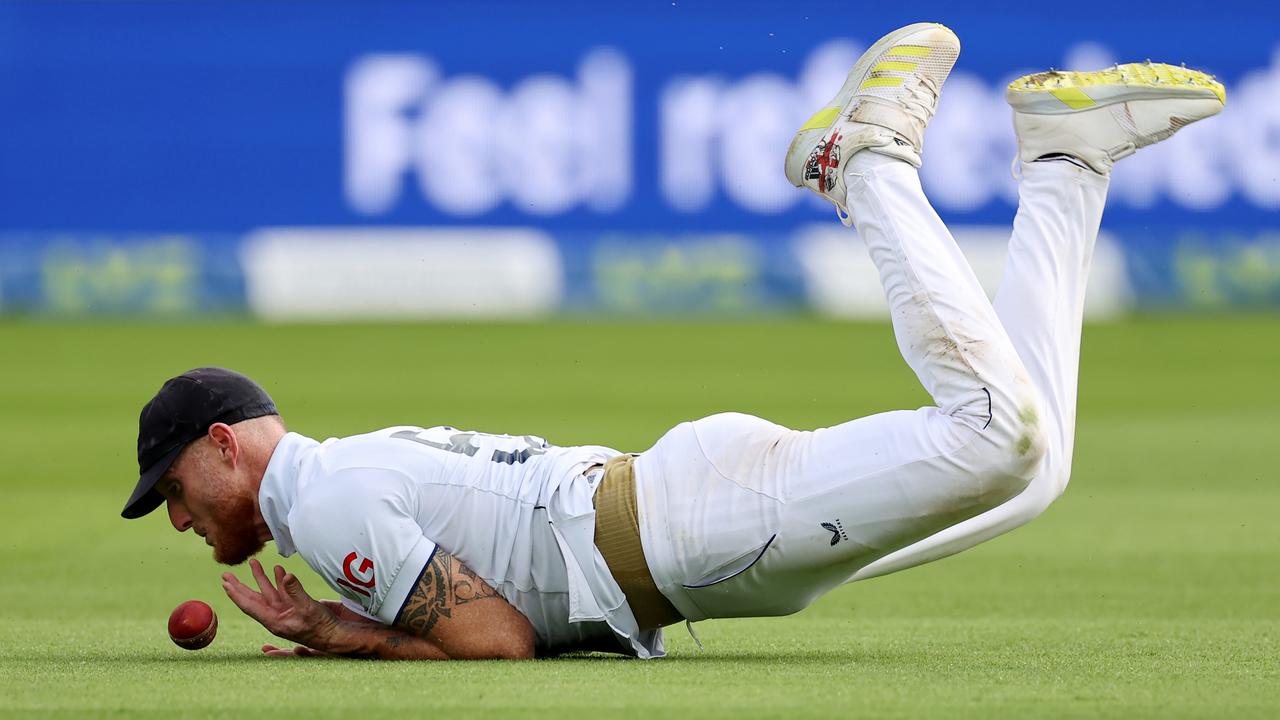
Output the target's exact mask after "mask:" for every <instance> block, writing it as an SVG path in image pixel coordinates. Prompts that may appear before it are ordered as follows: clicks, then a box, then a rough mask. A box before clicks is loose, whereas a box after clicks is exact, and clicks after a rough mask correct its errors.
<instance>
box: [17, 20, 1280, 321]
mask: <svg viewBox="0 0 1280 720" xmlns="http://www.w3.org/2000/svg"><path fill="white" fill-rule="evenodd" d="M1057 7H1058V9H1056V10H1055V9H1054V6H1050V5H1044V4H1034V3H1023V4H1016V5H1009V6H997V5H961V4H956V3H943V2H917V3H912V4H910V5H906V6H903V5H896V6H893V7H891V8H890V7H887V6H886V7H881V6H877V5H874V4H852V3H851V4H848V5H846V6H840V5H838V4H832V3H829V2H825V3H811V2H778V3H762V2H712V1H707V2H688V1H685V0H677V2H671V1H670V0H665V1H662V2H635V3H603V2H598V3H585V2H567V1H561V2H542V3H521V2H484V3H477V2H432V3H405V2H360V3H356V2H350V3H347V2H311V3H306V4H301V3H293V2H275V1H267V2H255V3H232V2H22V1H19V2H10V3H4V4H0V107H2V108H3V109H4V111H3V120H0V263H3V264H0V311H3V310H5V309H9V310H14V309H17V310H30V311H36V312H44V311H50V312H57V313H76V312H94V311H108V312H117V311H125V312H128V311H138V312H147V313H150V312H163V311H165V309H166V308H168V309H170V310H173V311H181V312H188V311H201V310H226V309H232V310H234V309H236V308H238V307H244V306H245V303H246V300H245V297H246V290H245V288H246V281H245V280H244V279H243V278H242V277H239V275H243V273H244V268H243V267H242V266H241V263H242V262H243V258H244V257H245V256H246V252H245V250H244V247H243V246H244V244H245V242H246V238H248V237H251V236H252V235H253V234H254V233H255V232H256V231H258V230H260V229H263V228H278V227H292V228H298V227H320V228H334V227H342V228H395V227H398V228H436V229H439V228H530V229H534V230H536V231H538V232H541V233H545V234H546V237H547V238H549V242H551V243H552V244H553V245H554V246H555V251H556V252H557V253H558V255H559V256H560V257H561V258H562V259H563V263H564V277H563V278H562V279H561V283H562V284H563V288H562V289H561V291H560V297H561V298H562V300H563V304H564V305H565V306H566V307H571V308H586V309H590V308H592V307H595V306H598V305H600V304H601V303H603V306H604V307H605V309H608V308H609V307H610V306H609V305H608V303H607V302H605V301H604V300H602V298H604V297H605V295H607V294H608V293H609V292H613V291H615V290H617V287H616V285H615V284H614V283H613V282H611V281H610V280H609V278H610V277H614V276H609V277H601V276H600V275H599V273H600V272H605V273H608V272H613V273H615V274H616V273H617V272H618V269H617V268H618V267H619V266H620V265H625V264H626V263H624V262H621V261H620V260H619V258H628V257H630V258H632V259H633V260H634V259H635V258H637V257H642V256H643V258H647V259H644V260H643V262H642V263H641V264H640V265H636V264H635V263H634V262H633V263H631V265H629V267H631V268H632V271H633V272H641V273H644V272H647V270H648V269H652V268H654V267H656V268H657V269H658V270H661V268H662V263H663V262H666V263H667V265H668V267H667V269H668V270H671V268H672V267H675V265H671V263H673V262H674V263H676V264H677V265H679V264H680V263H684V265H683V266H681V267H684V270H681V271H679V272H676V275H678V276H680V277H681V278H683V279H682V280H681V282H686V283H689V282H692V283H694V285H697V281H696V280H691V279H690V278H697V277H708V278H712V280H709V281H708V282H712V281H714V282H713V285H714V283H715V282H718V283H720V284H721V285H723V284H724V283H726V282H728V283H729V285H730V286H732V283H733V282H738V283H739V284H740V285H741V284H742V283H744V282H745V283H747V284H751V285H753V289H752V290H751V291H750V292H747V293H746V295H745V296H746V297H750V298H756V300H752V301H750V302H745V303H744V302H743V301H741V300H724V297H726V296H724V295H723V293H719V294H717V292H712V293H711V294H710V295H708V297H710V296H715V297H718V298H721V299H719V300H707V301H704V300H699V299H698V298H700V297H703V295H704V294H705V293H703V294H700V292H701V291H699V290H693V291H690V292H688V293H685V294H683V295H682V294H680V293H674V294H673V293H672V292H668V291H667V290H664V286H661V285H660V284H659V285H658V286H655V287H656V289H655V287H650V288H649V289H648V290H647V291H646V292H649V293H650V294H651V295H652V297H651V298H649V300H646V301H643V302H638V303H636V305H637V307H647V306H655V307H657V308H658V309H662V308H663V307H666V306H664V305H663V303H664V302H665V303H666V304H667V306H672V305H679V306H681V307H685V305H684V303H685V302H686V301H684V300H682V301H680V302H676V301H674V300H672V298H673V297H686V296H687V298H692V299H689V300H687V301H688V302H689V303H692V307H693V309H710V310H716V309H722V308H720V306H718V305H716V303H722V304H723V303H727V304H728V305H732V306H734V307H736V308H738V309H743V310H755V309H760V308H763V307H775V306H783V307H785V306H789V305H790V304H798V305H803V304H804V298H803V295H804V292H805V285H806V282H807V281H806V280H804V279H803V278H802V277H801V275H800V274H797V271H796V270H795V263H794V256H795V253H794V252H790V251H788V250H787V246H788V244H789V243H790V242H792V239H793V237H794V235H795V233H796V232H797V231H798V229H801V228H805V227H808V226H810V225H812V224H813V223H822V222H828V221H829V219H830V215H831V209H830V206H829V205H826V204H824V203H822V202H821V201H820V200H818V199H816V198H814V197H812V196H810V195H808V194H806V193H803V192H801V191H798V190H796V189H794V188H792V187H791V186H790V185H789V184H788V183H787V181H786V179H785V178H784V177H783V175H782V172H781V165H782V155H783V153H784V152H785V149H786V146H787V143H788V142H789V140H790V137H791V133H792V132H793V131H794V129H795V128H796V127H798V126H799V124H800V123H802V122H803V121H804V119H805V118H806V117H807V115H808V113H810V112H811V111H812V110H813V109H814V108H816V107H818V106H819V105H820V104H821V103H822V102H824V101H825V100H826V99H827V98H828V97H829V96H830V94H831V93H832V92H833V90H834V88H836V87H838V86H839V84H840V82H841V81H842V80H843V76H844V73H845V72H846V71H847V69H848V67H849V65H850V64H852V62H853V60H854V59H855V58H856V57H857V55H858V53H859V52H860V51H861V50H862V49H864V48H865V47H866V46H867V45H869V44H870V43H871V42H873V41H874V40H875V39H876V37H878V36H879V35H880V34H881V33H883V32H885V31H887V30H889V29H892V28H893V27H896V26H898V25H901V24H905V23H907V22H912V21H917V20H921V19H930V20H937V21H940V22H944V23H945V24H947V25H949V26H950V27H952V28H954V29H955V30H956V31H957V33H958V34H959V35H960V37H961V39H962V41H963V43H964V51H963V53H962V55H961V58H960V61H959V63H958V64H957V66H956V70H955V73H954V74H953V76H952V78H951V80H950V81H949V82H948V85H947V89H946V93H945V95H944V98H943V101H942V105H941V107H940V109H939V113H938V116H937V118H936V119H935V121H934V123H933V124H932V125H931V127H930V130H929V134H928V136H927V144H926V149H925V166H924V168H923V169H922V178H923V181H924V183H925V187H926V191H927V192H928V193H929V195H930V197H931V199H932V200H933V202H934V203H935V205H936V206H937V207H938V209H939V211H940V212H941V214H942V215H943V217H944V219H946V220H947V221H948V223H949V224H953V225H955V226H961V227H963V226H981V227H991V226H1006V225H1008V224H1009V223H1010V222H1011V219H1012V213H1013V208H1014V204H1015V201H1016V183H1015V181H1014V180H1013V179H1012V178H1011V177H1010V175H1009V171H1008V167H1009V163H1010V160H1011V158H1012V156H1013V152H1014V139H1013V134H1012V129H1011V127H1010V123H1009V121H1008V115H1009V112H1008V109H1007V106H1005V104H1004V101H1003V87H1004V85H1005V84H1006V83H1007V82H1008V81H1009V80H1010V79H1012V78H1013V77H1016V76H1017V75H1019V74H1023V73H1025V72H1031V71H1035V70H1040V69H1045V68H1048V67H1058V68H1066V69H1090V68H1096V67H1102V66H1106V65H1109V64H1111V63H1112V62H1116V61H1121V62H1124V61H1134V60H1143V59H1146V58H1151V59H1154V60H1158V61H1166V62H1174V63H1178V62H1185V63H1187V64H1188V65H1189V66H1192V67H1198V68H1203V69H1206V70H1209V71H1211V72H1214V73H1216V74H1217V75H1218V77H1219V78H1220V79H1222V80H1223V81H1224V82H1225V84H1226V85H1227V88H1228V106H1227V109H1226V110H1225V111H1224V112H1223V113H1222V115H1221V116H1219V117H1217V118H1214V119H1212V120H1211V121H1208V122H1205V123H1201V124H1198V125H1195V126H1192V127H1190V128H1188V129H1187V130H1185V131H1183V132H1182V133H1180V134H1179V135H1178V136H1177V137H1175V138H1174V139H1173V140H1171V141H1170V142H1168V143H1166V144H1165V145H1162V146H1161V147H1160V148H1158V149H1154V150H1151V151H1146V152H1142V153H1139V154H1138V155H1137V156H1135V157H1133V158H1131V159H1129V160H1126V161H1125V162H1124V163H1122V164H1121V165H1120V166H1118V168H1117V170H1116V172H1115V175H1114V179H1113V184H1112V191H1111V195H1110V200H1109V205H1108V210H1107V217H1106V219H1105V220H1104V228H1105V229H1106V230H1107V231H1108V232H1109V233H1110V234H1111V235H1112V236H1113V237H1114V238H1115V240H1116V242H1117V243H1118V244H1119V246H1120V247H1121V248H1122V249H1123V256H1124V258H1125V262H1126V268H1127V270H1126V272H1127V273H1128V276H1129V278H1130V283H1131V285H1132V290H1133V292H1134V297H1135V300H1136V301H1137V302H1138V303H1139V304H1147V305H1170V306H1187V305H1191V306H1201V307H1214V306H1235V305H1238V304H1241V303H1243V304H1248V305H1274V304H1280V262H1278V261H1277V256H1278V255H1280V253H1278V252H1277V247H1280V246H1278V244H1277V243H1280V239H1278V238H1277V233H1280V215H1278V214H1280V179H1278V175H1280V102H1278V101H1277V98H1280V10H1277V9H1276V6H1274V5H1273V4H1269V3H1232V2H1221V3H1216V4H1214V5H1213V6H1212V7H1211V8H1210V7H1208V6H1205V5H1203V4H1191V3H1187V4H1185V6H1182V5H1180V4H1179V3H1168V2H1166V3H1161V4H1160V6H1159V8H1160V11H1159V12H1146V11H1143V10H1140V9H1132V10H1130V9H1126V8H1117V7H1116V6H1115V5H1114V3H1104V2H1094V1H1085V2H1076V3H1072V5H1071V12H1070V13H1065V12H1061V6H1057ZM726 234H727V235H730V236H732V237H734V238H738V240H735V241H734V243H736V244H733V243H731V244H725V243H724V242H723V241H718V240H715V238H722V237H723V236H725V235H726ZM165 238H168V240H165ZM691 238H692V239H691ZM698 238H701V239H702V240H698ZM707 238H710V240H707ZM708 242H709V243H710V245H706V244H705V243H708ZM700 243H702V244H700ZM717 243H718V244H717ZM601 247H605V248H614V249H615V252H614V253H613V255H610V254H608V253H605V254H603V256H604V257H606V258H608V259H612V260H613V261H612V262H604V263H603V265H602V264H601V263H600V262H597V261H596V260H593V259H592V258H599V257H601V256H602V253H601V252H600V251H599V248H601ZM707 248H711V249H710V250H708V249H707ZM725 248H736V249H731V250H726V249H725ZM743 248H750V249H749V250H743ZM650 252H652V253H657V254H656V255H654V256H652V257H649V256H648V255H646V253H650ZM584 253H585V254H584ZM726 253H727V254H726ZM735 253H736V254H735ZM249 254H250V255H253V253H249ZM68 258H70V260H69V259H68ZM672 258H677V260H672ZM744 258H747V259H744ZM637 262H638V261H637ZM726 262H727V263H728V265H727V267H730V268H732V267H737V268H738V270H737V271H728V272H729V274H728V275H726V274H725V273H724V272H721V270H722V266H725V263H726ZM77 263H78V264H77ZM735 263H736V264H735ZM601 267H604V268H605V269H603V270H601V269H600V268H601ZM67 268H72V270H73V271H71V272H68V271H67ZM76 268H79V270H75V269H76ZM157 268H168V270H167V271H166V270H163V269H160V270H157ZM182 268H185V270H181V269H182ZM636 268H640V270H636ZM744 268H745V269H744ZM179 270H181V272H179ZM166 272H168V274H167V275H166V274H165V273H166ZM733 272H738V273H739V274H740V275H741V273H744V272H745V273H746V275H745V276H744V277H747V278H748V280H743V279H742V277H738V276H734V277H738V280H736V281H733V280H725V278H726V277H730V276H732V275H733ZM77 273H79V275H77ZM175 273H176V274H175ZM183 273H185V274H183ZM582 273H585V275H581V274H582ZM668 274H670V273H668ZM580 275H581V277H585V278H586V282H585V284H584V282H583V281H581V278H580ZM660 276H661V273H659V272H657V270H655V271H654V274H653V277H652V278H651V280H652V282H657V283H660V281H659V280H658V279H657V278H659V277H660ZM68 277H80V279H79V280H76V281H75V282H71V281H68V280H67V279H66V278H68ZM174 277H185V278H187V279H186V280H174V279H173V278H174ZM86 278H89V279H86ZM92 278H97V279H96V280H95V279H92ZM112 278H115V279H112ZM120 278H129V279H131V280H128V281H126V280H122V279H120ZM156 278H168V280H167V282H170V283H171V284H172V283H176V284H177V285H182V283H186V285H183V287H184V288H185V289H184V290H182V292H179V293H178V294H177V295H176V296H172V295H173V292H174V291H173V290H172V288H170V289H169V290H166V289H165V286H164V285H163V283H161V284H160V285H157V284H156V283H157V282H160V281H159V280H156ZM715 278H719V279H718V280H716V279H715ZM131 282H132V283H133V284H134V285H136V287H133V286H132V285H131V284H130V283H131ZM646 282H649V280H646ZM113 283H114V284H113ZM249 284H250V285H251V284H252V283H249ZM650 284H651V283H650ZM597 285H598V286H599V287H600V292H595V291H591V292H587V293H586V294H585V295H584V291H583V290H582V288H583V287H586V286H590V287H596V286H597ZM175 286H176V285H175ZM68 287H71V288H72V290H68V289H67V288H68ZM130 287H133V289H132V290H130V289H129V288H130ZM76 288H78V289H76ZM95 288H96V289H95ZM103 288H105V289H103ZM73 291H74V292H73ZM75 293H80V294H79V295H75ZM166 293H168V294H166ZM171 296H172V297H171ZM249 296H250V297H251V296H252V292H250V293H249ZM75 297H80V300H75V299H74V298H75ZM175 297H177V298H178V299H174V298H175ZM1206 298H1207V299H1206ZM619 302H621V301H619ZM708 303H710V304H708ZM624 304H625V303H624ZM248 306H249V307H250V308H252V306H253V302H252V300H251V299H250V300H249V301H248ZM77 308H78V309H77ZM668 309H671V310H673V311H674V310H675V309H676V308H674V307H670V308H668Z"/></svg>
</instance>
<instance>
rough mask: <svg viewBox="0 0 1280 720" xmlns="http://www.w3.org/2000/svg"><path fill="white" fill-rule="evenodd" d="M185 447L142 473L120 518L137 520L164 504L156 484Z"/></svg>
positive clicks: (169, 453)
mask: <svg viewBox="0 0 1280 720" xmlns="http://www.w3.org/2000/svg"><path fill="white" fill-rule="evenodd" d="M183 447H184V446H183V445H179V446H178V447H176V448H174V449H172V450H170V451H169V452H168V453H166V454H165V456H164V457H162V458H160V459H159V460H157V461H156V463H155V464H154V465H152V466H151V467H149V468H147V471H146V472H144V473H142V477H140V478H138V486H137V487H135V488H134V489H133V494H132V495H130V496H129V502H127V503H125V504H124V510H122V511H121V512H120V517H123V518H126V519H128V520H136V519H137V518H140V517H142V516H143V515H146V514H147V513H149V512H151V511H152V510H155V509H156V508H158V507H160V506H161V505H163V504H164V496H163V495H161V494H160V493H158V492H156V482H157V481H159V480H160V476H161V475H164V474H165V473H166V472H168V471H169V466H171V465H173V461H174V460H177V459H178V454H179V453H181V452H182V448H183Z"/></svg>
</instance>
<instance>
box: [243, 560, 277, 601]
mask: <svg viewBox="0 0 1280 720" xmlns="http://www.w3.org/2000/svg"><path fill="white" fill-rule="evenodd" d="M249 570H250V571H252V572H253V579H254V580H256V581H257V582H258V589H259V590H261V591H262V597H263V599H265V600H266V601H267V602H268V603H272V604H274V603H275V602H276V601H277V600H278V599H279V591H277V590H276V587H275V586H274V585H272V584H271V581H270V580H268V579H267V574H266V572H264V571H263V570H262V563H260V562H258V559H257V558H251V559H250V560H249Z"/></svg>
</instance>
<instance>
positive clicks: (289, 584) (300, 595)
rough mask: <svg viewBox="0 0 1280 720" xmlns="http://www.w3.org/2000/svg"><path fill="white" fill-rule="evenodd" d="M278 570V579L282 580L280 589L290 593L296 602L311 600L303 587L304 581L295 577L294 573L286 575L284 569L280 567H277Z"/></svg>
mask: <svg viewBox="0 0 1280 720" xmlns="http://www.w3.org/2000/svg"><path fill="white" fill-rule="evenodd" d="M276 570H277V571H279V572H278V573H277V577H279V578H280V587H282V588H284V591H285V592H286V593H288V594H289V596H290V597H292V598H293V599H295V600H310V599H311V596H310V595H308V594H307V591H306V590H305V589H304V588H303V587H302V581H301V580H299V579H298V576H297V575H294V574H293V573H286V572H285V571H284V568H282V567H280V566H279V565H277V566H276Z"/></svg>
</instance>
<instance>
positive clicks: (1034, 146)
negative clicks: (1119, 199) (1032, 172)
mask: <svg viewBox="0 0 1280 720" xmlns="http://www.w3.org/2000/svg"><path fill="white" fill-rule="evenodd" d="M1005 98H1006V99H1007V100H1008V101H1009V105H1011V106H1012V107H1013V128H1014V131H1015V132H1017V134H1018V157H1019V158H1021V159H1022V161H1023V162H1032V161H1034V160H1038V159H1040V158H1043V157H1045V156H1046V155H1050V156H1052V155H1067V156H1070V157H1072V158H1075V159H1077V160H1079V161H1080V162H1082V163H1084V164H1085V165H1088V166H1089V167H1090V168H1092V169H1093V170H1094V172H1097V173H1099V174H1101V175H1109V174H1111V167H1112V165H1114V164H1115V162H1116V161H1117V160H1119V159H1121V158H1124V157H1128V156H1129V155H1132V154H1133V153H1134V152H1136V151H1137V150H1138V148H1144V147H1146V146H1148V145H1151V144H1153V143H1158V142H1160V141H1161V140H1164V139H1165V138H1167V137H1169V136H1171V135H1173V134H1174V133H1175V132H1177V131H1178V130H1179V129H1181V128H1183V127H1186V126H1187V125H1190V124H1191V123H1193V122H1195V121H1197V120H1202V119H1204V118H1207V117H1209V116H1210V115H1215V114H1217V113H1218V112H1219V111H1220V110H1222V107H1223V105H1225V104H1226V102H1227V91H1226V89H1225V88H1223V87H1222V83H1220V82H1218V81H1217V80H1215V79H1214V78H1213V76H1212V75H1208V74H1206V73H1202V72H1199V71H1197V70H1188V69H1187V68H1184V67H1174V66H1172V65H1164V64H1160V63H1152V62H1151V61H1147V62H1145V63H1133V64H1129V65H1116V66H1115V67H1112V68H1108V69H1106V70H1099V71H1097V72H1058V71H1055V70H1050V71H1049V72H1042V73H1036V74H1035V75H1027V76H1025V77H1020V78H1018V79H1017V80H1014V81H1013V82H1012V83H1010V84H1009V87H1008V89H1007V90H1006V91H1005Z"/></svg>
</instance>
